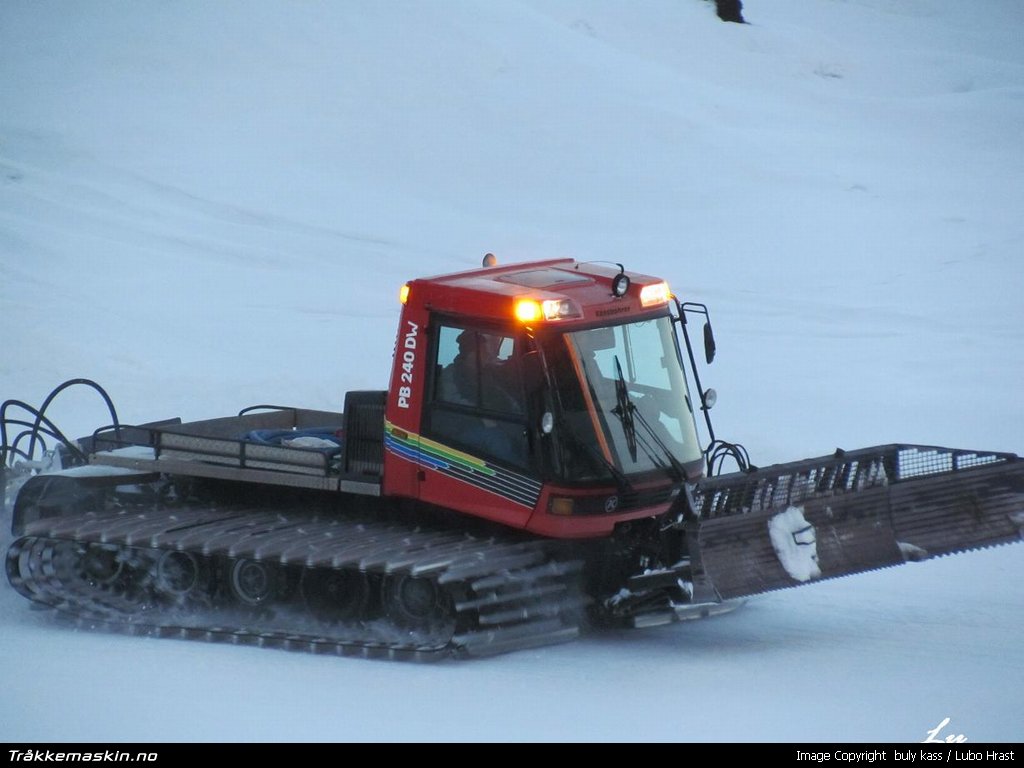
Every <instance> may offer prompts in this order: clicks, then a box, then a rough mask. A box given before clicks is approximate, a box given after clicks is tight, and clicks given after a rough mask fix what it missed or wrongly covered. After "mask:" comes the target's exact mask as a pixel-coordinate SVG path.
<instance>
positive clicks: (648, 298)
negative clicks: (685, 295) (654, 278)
mask: <svg viewBox="0 0 1024 768" xmlns="http://www.w3.org/2000/svg"><path fill="white" fill-rule="evenodd" d="M670 298H672V292H671V291H670V290H669V288H668V283H664V282H662V283H652V284H651V285H645V286H644V287H643V288H641V289H640V306H642V307H656V306H658V305H659V304H668V300H669V299H670Z"/></svg>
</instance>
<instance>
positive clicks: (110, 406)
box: [28, 379, 121, 454]
mask: <svg viewBox="0 0 1024 768" xmlns="http://www.w3.org/2000/svg"><path fill="white" fill-rule="evenodd" d="M79 384H81V385H83V386H87V387H92V388H93V389H94V390H96V392H97V393H99V396H100V397H102V398H103V402H105V403H106V404H107V410H108V411H110V418H111V422H112V423H113V426H114V434H115V435H117V438H118V439H120V438H121V423H120V422H119V421H118V419H117V409H116V408H114V402H113V400H111V399H110V395H108V394H107V392H106V390H105V389H103V387H101V386H100V385H99V384H97V383H96V382H95V381H93V380H92V379H68V380H67V381H65V382H64V383H63V384H60V385H59V386H57V387H56V388H55V389H54V390H53V391H52V392H51V393H50V394H49V395H47V397H46V399H45V400H44V401H43V404H42V405H41V406H40V407H39V410H38V411H37V413H36V424H35V427H34V428H35V429H38V427H39V423H40V422H41V420H42V419H43V417H44V416H43V415H44V414H45V413H46V409H47V408H48V407H49V406H50V403H52V402H53V400H54V398H55V397H57V395H59V394H60V393H61V392H63V391H64V390H65V389H67V388H68V387H73V386H76V385H79ZM28 452H29V453H30V454H34V452H35V436H33V438H32V440H30V441H29V444H28Z"/></svg>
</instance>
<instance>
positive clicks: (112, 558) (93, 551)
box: [78, 544, 125, 586]
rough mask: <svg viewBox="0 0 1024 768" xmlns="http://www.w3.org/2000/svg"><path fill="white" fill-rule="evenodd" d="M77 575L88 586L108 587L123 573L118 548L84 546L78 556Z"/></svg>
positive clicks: (96, 545)
mask: <svg viewBox="0 0 1024 768" xmlns="http://www.w3.org/2000/svg"><path fill="white" fill-rule="evenodd" d="M78 568H79V574H80V575H81V577H82V579H84V580H85V581H86V582H88V583H89V584H96V585H99V586H109V585H111V584H114V583H115V582H116V581H117V580H118V578H120V577H121V576H122V575H123V574H124V572H125V567H124V557H123V553H122V552H121V548H120V547H116V546H113V545H109V544H92V545H86V546H85V548H84V551H82V552H81V553H80V555H79V560H78Z"/></svg>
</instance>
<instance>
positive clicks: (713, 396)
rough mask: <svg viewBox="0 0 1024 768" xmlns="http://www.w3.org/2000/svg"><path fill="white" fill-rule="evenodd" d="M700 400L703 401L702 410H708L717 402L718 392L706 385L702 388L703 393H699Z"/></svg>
mask: <svg viewBox="0 0 1024 768" xmlns="http://www.w3.org/2000/svg"><path fill="white" fill-rule="evenodd" d="M701 400H703V401H704V410H705V411H710V410H711V409H712V408H714V407H715V403H717V402H718V393H717V392H715V390H714V389H712V388H711V387H708V388H707V389H705V390H704V394H703V395H701Z"/></svg>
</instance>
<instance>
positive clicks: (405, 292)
mask: <svg viewBox="0 0 1024 768" xmlns="http://www.w3.org/2000/svg"><path fill="white" fill-rule="evenodd" d="M398 300H399V301H400V302H402V303H403V304H405V303H406V302H407V301H409V284H408V283H406V284H405V285H403V286H402V288H401V290H400V291H399V292H398Z"/></svg>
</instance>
